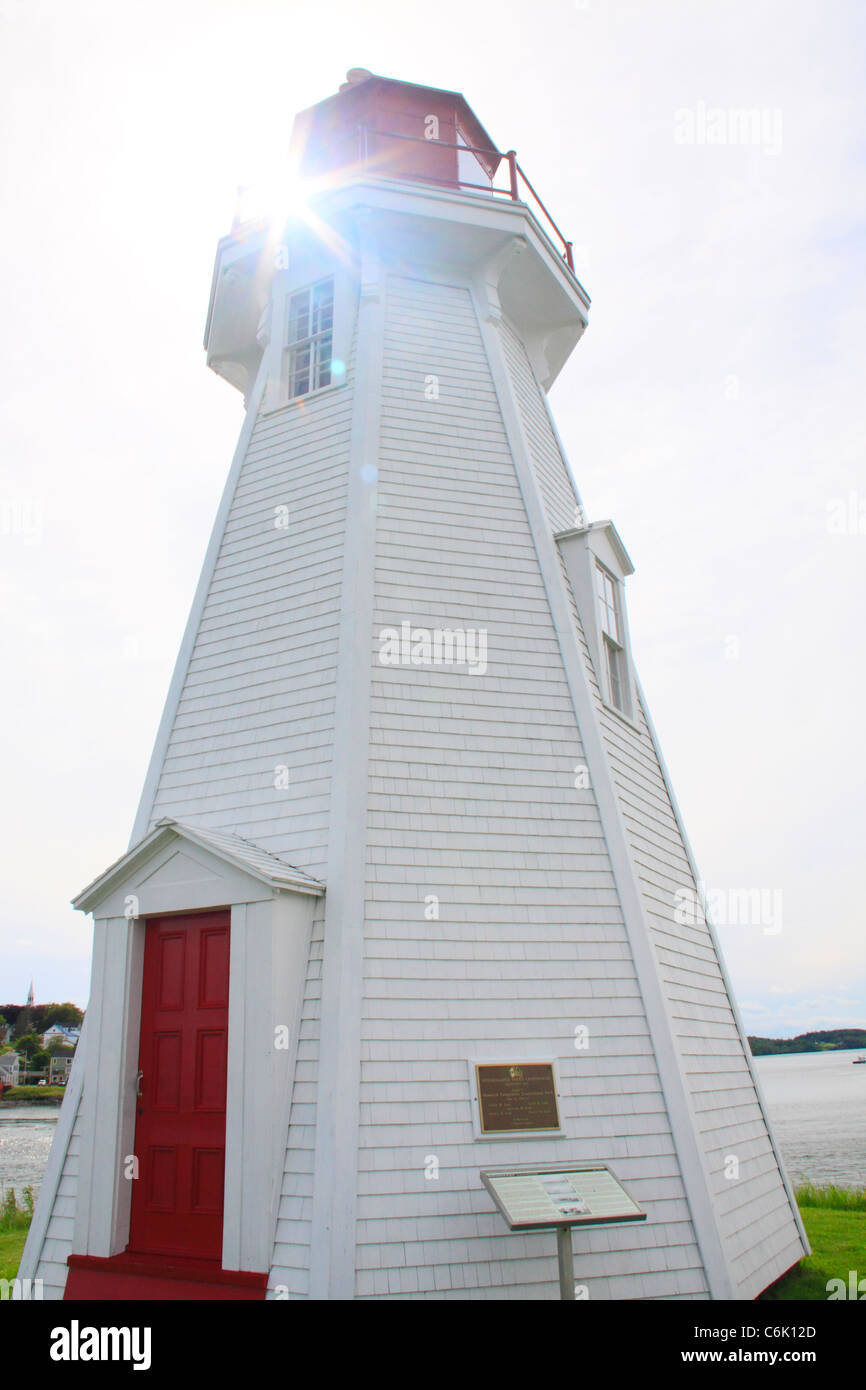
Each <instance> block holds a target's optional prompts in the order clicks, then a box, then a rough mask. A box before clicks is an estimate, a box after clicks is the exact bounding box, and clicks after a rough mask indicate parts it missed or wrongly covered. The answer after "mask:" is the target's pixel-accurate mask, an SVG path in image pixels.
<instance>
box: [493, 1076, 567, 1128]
mask: <svg viewBox="0 0 866 1390" xmlns="http://www.w3.org/2000/svg"><path fill="white" fill-rule="evenodd" d="M475 1074H476V1076H477V1078H478V1107H479V1110H480V1112H481V1132H482V1134H505V1133H510V1132H511V1131H513V1130H534V1129H559V1110H558V1108H557V1104H556V1081H555V1079H554V1075H553V1063H552V1062H504V1063H502V1065H500V1066H488V1065H484V1066H477V1067H476V1068H475Z"/></svg>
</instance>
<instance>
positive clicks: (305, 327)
mask: <svg viewBox="0 0 866 1390" xmlns="http://www.w3.org/2000/svg"><path fill="white" fill-rule="evenodd" d="M333 339H334V282H333V280H320V281H319V283H318V284H317V285H309V286H308V287H307V288H306V289H304V290H298V291H297V293H296V294H293V295H292V296H291V298H290V299H289V395H290V397H292V398H294V397H296V396H306V395H308V393H309V392H310V391H318V389H319V388H320V387H321V386H330V384H331V358H332V355H333Z"/></svg>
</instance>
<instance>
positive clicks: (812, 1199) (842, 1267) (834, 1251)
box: [761, 1183, 866, 1303]
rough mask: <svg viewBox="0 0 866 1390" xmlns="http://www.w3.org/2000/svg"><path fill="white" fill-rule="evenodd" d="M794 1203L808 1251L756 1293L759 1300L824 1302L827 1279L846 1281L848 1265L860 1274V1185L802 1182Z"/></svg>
mask: <svg viewBox="0 0 866 1390" xmlns="http://www.w3.org/2000/svg"><path fill="white" fill-rule="evenodd" d="M795 1195H796V1198H797V1205H798V1207H799V1208H800V1215H801V1216H802V1218H803V1225H804V1226H805V1227H806V1234H807V1236H808V1237H809V1244H810V1245H811V1247H812V1254H811V1255H809V1256H808V1257H807V1258H806V1259H803V1260H801V1261H800V1263H799V1264H798V1266H797V1268H796V1269H792V1270H790V1271H789V1273H787V1274H785V1275H784V1276H783V1277H782V1278H781V1279H779V1280H777V1282H776V1283H775V1284H772V1285H771V1286H770V1288H769V1289H767V1290H765V1292H764V1293H762V1294H761V1301H766V1302H768V1303H770V1302H782V1301H785V1302H789V1301H797V1302H800V1301H818V1302H826V1300H827V1297H828V1288H827V1286H828V1284H829V1282H830V1280H831V1279H841V1280H843V1282H844V1284H845V1285H846V1290H847V1285H848V1275H849V1271H850V1270H852V1269H853V1270H855V1271H856V1273H857V1276H858V1278H862V1277H863V1276H864V1275H866V1188H849V1187H817V1186H816V1185H815V1184H814V1183H802V1184H801V1185H800V1186H799V1187H798V1188H797V1189H796V1193H795Z"/></svg>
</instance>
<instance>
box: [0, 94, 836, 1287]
mask: <svg viewBox="0 0 866 1390" xmlns="http://www.w3.org/2000/svg"><path fill="white" fill-rule="evenodd" d="M291 153H292V164H293V169H294V171H295V173H296V181H295V192H296V195H297V196H296V199H295V202H294V204H293V206H292V207H291V208H290V209H289V211H288V213H287V215H286V216H285V218H283V217H280V219H279V220H278V221H275V220H274V219H267V218H262V219H245V218H243V217H242V216H239V217H238V219H236V221H235V224H234V225H233V227H232V229H231V231H230V232H229V234H228V235H227V236H225V237H224V238H223V239H222V240H221V241H220V243H219V246H218V248H217V253H216V263H215V266H214V273H213V283H212V290H211V297H210V304H209V307H208V314H207V326H206V334H205V348H206V352H207V361H208V364H209V366H210V367H211V368H212V369H213V370H214V371H216V372H217V373H218V374H219V375H220V376H221V377H223V378H224V379H225V381H226V382H227V383H229V384H230V386H231V387H232V388H233V389H237V390H238V391H240V392H242V393H243V396H244V401H245V405H246V412H245V419H244V423H243V427H242V430H241V434H240V439H239V441H238V444H237V449H236V451H235V455H234V459H233V461H232V464H231V468H230V471H229V475H228V479H227V482H226V487H225V491H224V495H223V498H222V501H221V503H220V507H219V511H218V514H217V517H216V521H215V525H214V530H213V535H212V539H211V542H210V545H209V548H208V551H207V555H206V557H205V561H204V566H203V570H202V575H201V579H200V582H199V585H198V589H197V591H196V594H195V597H194V600H193V605H192V611H191V614H190V618H189V622H188V625H187V629H186V632H185V635H184V638H183V642H182V646H181V651H180V654H179V657H178V661H177V666H176V669H175V673H174V676H173V679H172V683H171V687H170V690H169V694H168V698H167V701H166V706H165V710H164V713H163V717H162V721H161V724H160V726H159V731H158V734H157V739H156V745H155V748H154V752H153V757H152V760H151V764H150V768H149V771H148V774H147V779H146V783H145V787H144V791H143V794H142V798H141V804H140V807H139V812H138V817H137V820H136V824H135V827H134V831H133V834H132V840H131V843H130V844H129V847H128V849H127V850H126V851H125V852H124V853H120V848H121V847H120V846H119V847H118V853H119V857H118V858H117V859H116V860H115V862H114V863H113V864H111V865H110V866H109V867H107V868H106V869H105V870H104V872H103V873H101V874H100V876H99V877H98V878H97V879H96V880H95V881H93V882H92V883H91V884H89V886H88V887H86V888H85V889H83V890H82V891H81V892H80V893H79V894H78V896H77V897H76V899H75V905H76V907H78V908H79V909H81V910H82V911H84V912H86V913H90V914H92V917H93V924H94V949H93V971H92V987H91V996H90V1003H89V1007H88V1010H87V1016H86V1020H85V1028H84V1034H83V1036H82V1040H81V1043H80V1045H79V1048H78V1053H77V1055H76V1059H75V1064H74V1068H73V1073H72V1077H71V1079H70V1082H69V1084H68V1086H67V1093H66V1097H65V1100H64V1105H63V1109H62V1112H61V1117H60V1121H59V1123H58V1127H57V1134H56V1138H55V1142H54V1146H53V1149H52V1153H51V1158H50V1161H49V1165H48V1169H47V1171H46V1174H45V1179H44V1182H43V1186H42V1190H41V1193H40V1198H39V1203H38V1207H37V1211H36V1214H35V1217H34V1220H33V1224H32V1227H31V1231H30V1235H29V1239H28V1243H27V1247H26V1250H25V1255H24V1260H23V1263H22V1269H21V1274H22V1277H25V1278H27V1277H38V1278H40V1279H42V1281H43V1288H44V1292H45V1295H46V1297H48V1296H50V1297H55V1298H62V1297H66V1298H69V1299H75V1298H93V1299H142V1300H145V1299H169V1298H171V1299H175V1298H181V1299H211V1298H213V1299H245V1300H254V1299H273V1300H278V1299H290V1300H292V1299H352V1298H440V1299H475V1298H484V1299H490V1298H493V1299H500V1298H501V1299H521V1300H522V1299H545V1298H553V1297H558V1292H559V1284H558V1273H557V1259H556V1248H555V1244H554V1243H552V1242H551V1238H550V1235H549V1232H548V1233H545V1232H543V1231H537V1230H527V1231H516V1230H511V1229H509V1226H508V1225H507V1224H506V1223H505V1222H504V1221H503V1219H502V1214H501V1212H500V1211H499V1210H497V1207H496V1205H495V1204H494V1201H493V1200H492V1199H491V1194H490V1190H489V1188H488V1185H487V1183H486V1182H485V1181H482V1178H481V1174H482V1173H485V1174H489V1173H490V1172H491V1171H499V1170H502V1169H505V1168H508V1167H509V1166H511V1167H515V1168H518V1169H520V1170H522V1171H525V1170H529V1169H533V1168H535V1169H537V1170H542V1169H544V1168H545V1167H550V1166H551V1165H552V1166H553V1167H554V1168H556V1169H557V1170H561V1169H562V1168H563V1167H569V1165H570V1166H572V1167H573V1169H574V1170H575V1171H576V1172H578V1173H580V1172H581V1171H583V1172H589V1171H590V1170H594V1166H595V1168H597V1169H599V1170H600V1169H604V1170H605V1171H606V1172H608V1173H609V1174H610V1175H611V1177H612V1179H614V1180H615V1181H616V1182H617V1183H619V1184H621V1185H622V1188H623V1189H624V1190H625V1191H627V1193H628V1195H629V1199H630V1200H631V1201H632V1202H633V1203H634V1204H635V1210H638V1209H639V1210H640V1212H641V1213H643V1214H644V1215H645V1220H641V1221H634V1222H623V1223H622V1224H619V1225H612V1224H609V1225H600V1226H596V1227H593V1228H587V1229H585V1230H581V1231H579V1232H577V1233H576V1234H575V1235H574V1238H573V1242H574V1243H573V1260H574V1271H575V1278H576V1279H577V1280H579V1281H580V1284H581V1285H582V1286H584V1288H585V1289H586V1291H587V1296H588V1297H589V1298H590V1299H603V1300H604V1299H660V1300H664V1299H750V1298H755V1297H756V1296H757V1295H758V1294H759V1293H760V1292H761V1291H762V1290H763V1289H765V1288H766V1287H767V1286H768V1285H769V1284H771V1283H772V1282H773V1281H774V1280H776V1279H777V1278H779V1277H780V1276H781V1275H782V1274H783V1273H784V1272H785V1271H786V1270H788V1269H789V1268H790V1267H791V1266H792V1265H793V1264H795V1263H796V1262H797V1260H798V1259H799V1258H800V1257H801V1256H802V1255H803V1254H804V1253H806V1252H807V1251H808V1245H807V1242H806V1238H805V1234H804V1231H803V1228H802V1225H801V1222H800V1219H799V1215H798V1212H797V1208H796V1204H795V1201H794V1198H793V1195H792V1192H791V1188H790V1185H789V1183H788V1180H787V1178H786V1176H785V1172H784V1168H783V1164H782V1160H781V1157H780V1154H779V1151H778V1147H777V1145H776V1143H775V1140H774V1137H773V1134H772V1129H771V1126H770V1123H769V1118H768V1115H767V1111H766V1106H765V1104H764V1101H763V1098H762V1096H761V1092H760V1088H759V1085H758V1082H757V1078H756V1076H755V1072H754V1069H753V1065H752V1061H751V1056H750V1051H749V1046H748V1043H747V1040H746V1037H745V1034H744V1031H743V1026H742V1022H741V1020H740V1017H739V1014H738V1011H737V1007H736V1002H735V1000H734V997H733V994H732V992H731V987H730V983H729V980H728V977H727V974H726V972H725V967H724V963H723V961H722V958H721V955H720V953H719V949H718V943H717V941H716V937H715V934H714V931H713V928H712V925H711V924H710V922H708V920H707V916H706V913H705V912H704V910H703V907H702V899H701V893H700V887H699V885H700V879H699V875H698V872H697V869H696V867H695V864H694V862H693V858H692V854H691V851H690V848H689V844H688V840H687V837H686V834H685V831H684V828H683V825H682V821H681V817H680V814H679V811H678V809H677V805H676V801H675V799H674V795H673V792H672V789H671V786H670V780H669V777H668V773H667V770H666V768H665V764H664V761H663V758H662V755H661V751H660V749H659V746H658V741H657V738H656V735H655V733H654V730H653V726H652V722H651V720H650V715H649V712H648V710H647V706H646V702H645V699H644V696H643V693H642V690H641V686H640V682H639V679H638V675H637V672H636V670H635V665H634V659H633V653H632V647H631V641H630V634H629V622H628V581H629V577H630V576H631V574H632V573H633V566H632V564H631V561H630V559H629V555H628V552H627V550H626V548H625V545H624V542H623V540H622V538H621V537H620V535H619V533H618V531H617V529H616V526H615V524H614V522H613V520H610V519H606V518H601V519H595V520H591V519H590V518H589V517H588V516H587V514H586V512H585V509H584V507H583V505H582V503H581V500H580V498H579V496H578V493H577V491H576V488H575V484H574V482H573V480H572V474H571V471H570V469H569V466H568V464H567V461H566V458H565V454H564V450H563V445H562V442H561V440H560V437H559V435H558V433H557V429H556V425H555V423H554V420H553V417H552V415H551V413H550V409H549V406H548V402H547V393H548V391H549V389H550V387H551V385H552V384H553V382H554V381H555V380H556V378H557V376H558V374H559V372H560V371H561V369H562V367H563V365H564V363H565V362H566V361H567V359H568V357H569V355H570V353H571V352H572V351H573V349H574V348H575V347H576V345H577V343H578V341H579V339H580V337H581V335H582V334H583V332H584V330H585V328H586V326H587V322H588V315H589V298H588V295H587V293H586V291H585V289H584V288H583V286H582V285H581V283H580V282H579V280H578V278H577V277H576V275H575V272H574V268H573V262H572V255H571V245H570V242H569V240H568V237H567V234H566V233H564V232H563V231H562V230H561V229H560V228H559V227H558V226H557V224H556V222H555V221H554V220H553V214H552V212H551V211H550V210H549V208H548V205H547V203H546V202H543V201H542V200H541V197H540V196H539V193H538V192H537V191H536V189H535V186H534V185H533V183H532V182H531V179H530V173H529V172H527V170H526V169H525V168H524V165H523V164H522V163H521V161H520V159H519V158H518V156H517V154H516V153H515V151H514V150H512V149H510V148H509V149H500V148H499V147H498V146H497V145H496V143H495V142H494V140H493V138H492V136H491V135H490V134H489V133H488V131H487V130H486V129H485V127H484V126H483V125H482V123H481V121H480V120H479V118H478V117H477V116H476V114H475V113H474V111H473V110H472V109H471V108H470V106H469V105H468V103H467V101H466V100H465V99H464V97H463V96H461V95H459V94H457V93H454V92H450V91H445V90H440V89H435V88H430V87H424V86H419V85H416V84H413V83H408V82H402V81H395V80H392V79H387V78H383V77H378V76H375V75H373V74H372V73H370V72H367V71H366V70H363V69H354V70H352V71H351V72H350V73H349V74H348V77H347V80H346V82H345V83H344V84H343V85H342V86H341V87H340V89H339V91H338V92H336V93H335V94H334V95H333V96H331V97H329V98H327V99H326V100H324V101H322V102H320V103H319V104H317V105H316V106H314V107H312V108H311V109H310V110H308V111H305V112H303V113H301V115H300V116H299V117H298V118H297V119H296V122H295V127H294V132H293V136H292V146H291ZM530 172H531V171H530ZM650 563H651V557H650ZM684 904H685V905H686V907H687V909H688V910H685V909H684ZM580 1207H581V1202H580V1201H576V1202H575V1204H574V1209H575V1210H579V1209H580Z"/></svg>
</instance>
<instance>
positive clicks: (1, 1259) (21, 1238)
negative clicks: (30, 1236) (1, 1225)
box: [0, 1230, 27, 1298]
mask: <svg viewBox="0 0 866 1390" xmlns="http://www.w3.org/2000/svg"><path fill="white" fill-rule="evenodd" d="M26 1239H27V1232H26V1230H25V1231H0V1279H14V1278H15V1276H16V1274H17V1273H18V1265H19V1264H20V1262H21V1252H22V1250H23V1249H24V1242H25V1240H26ZM2 1296H3V1295H2V1294H0V1298H2Z"/></svg>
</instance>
